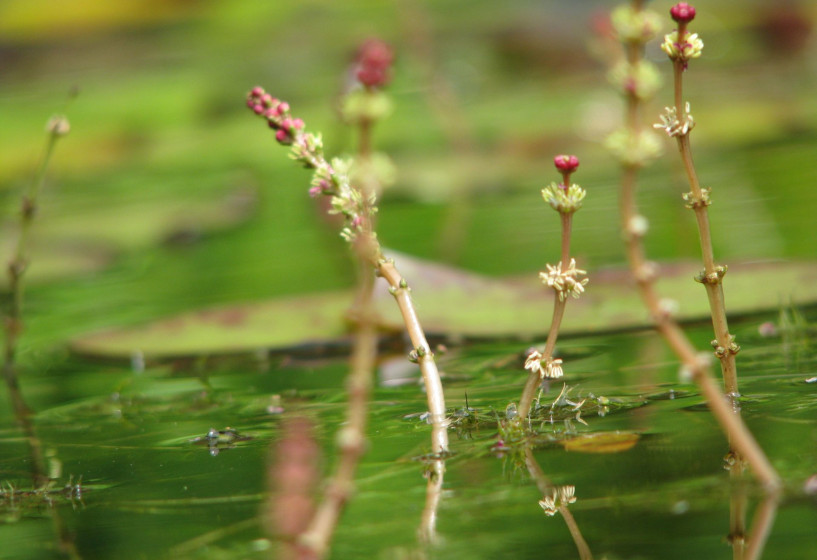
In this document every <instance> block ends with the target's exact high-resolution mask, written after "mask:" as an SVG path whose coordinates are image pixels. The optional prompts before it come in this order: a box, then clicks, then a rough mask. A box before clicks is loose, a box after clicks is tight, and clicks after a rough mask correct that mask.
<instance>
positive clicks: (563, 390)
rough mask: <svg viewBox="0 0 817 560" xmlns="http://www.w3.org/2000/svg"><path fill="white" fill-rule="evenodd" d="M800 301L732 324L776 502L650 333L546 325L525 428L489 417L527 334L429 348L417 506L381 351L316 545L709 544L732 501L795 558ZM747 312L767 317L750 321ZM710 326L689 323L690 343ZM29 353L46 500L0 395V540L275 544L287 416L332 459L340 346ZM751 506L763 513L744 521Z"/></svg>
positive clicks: (815, 412)
mask: <svg viewBox="0 0 817 560" xmlns="http://www.w3.org/2000/svg"><path fill="white" fill-rule="evenodd" d="M793 312H794V313H799V312H795V311H792V310H789V311H787V312H786V313H789V314H790V313H793ZM784 315H785V314H784ZM815 315H817V314H816V313H815V312H814V310H811V311H810V312H808V313H806V315H798V317H799V320H798V321H796V322H793V321H791V320H786V317H785V316H781V315H778V314H777V313H774V314H769V315H766V316H760V317H753V318H751V319H747V320H744V321H743V322H740V323H737V324H736V325H735V330H736V332H737V334H738V336H739V338H740V340H741V342H742V345H743V348H744V350H743V351H742V352H741V354H740V356H739V358H740V360H739V362H740V373H741V376H742V378H741V383H742V384H741V390H742V392H743V394H744V398H743V400H742V401H741V406H742V414H743V417H744V419H745V421H746V423H747V424H748V425H749V426H750V428H751V429H752V430H753V431H754V433H755V435H756V437H757V439H758V440H759V442H760V443H761V445H762V446H763V447H764V448H765V450H766V452H767V453H768V455H769V457H770V458H771V460H772V462H773V464H774V465H775V467H776V468H777V469H778V470H779V471H780V474H781V476H782V477H783V479H784V482H785V486H786V491H785V493H784V496H783V499H782V501H781V503H780V505H779V507H778V508H776V509H775V508H774V507H772V506H773V504H768V503H764V502H763V500H762V498H763V495H762V492H761V491H760V489H759V488H758V487H757V486H756V485H755V484H754V483H753V481H752V479H751V477H745V478H742V479H741V478H738V479H730V476H729V474H728V472H727V471H726V470H725V469H724V466H725V462H724V458H725V456H726V454H727V451H728V447H727V444H726V441H725V439H724V437H723V435H722V434H721V433H720V431H719V429H718V427H717V425H716V424H715V421H714V420H713V418H712V417H711V415H710V414H709V413H708V411H707V409H706V407H705V406H704V405H703V404H702V403H703V401H702V398H701V397H700V395H699V394H698V393H697V391H696V389H695V387H693V386H690V385H683V384H681V383H680V382H679V380H678V371H677V365H676V363H675V362H674V360H673V359H672V356H671V355H670V354H669V353H668V352H667V351H666V350H665V348H664V346H663V344H662V342H661V341H660V339H658V338H657V337H656V336H655V335H654V334H652V333H649V332H643V333H635V334H633V333H627V334H608V335H603V336H594V337H574V338H568V339H565V340H563V341H562V342H561V343H560V347H559V352H560V355H561V357H562V358H563V359H564V362H565V372H566V377H565V378H564V382H559V383H552V384H551V385H550V386H549V387H545V388H544V389H543V392H542V394H541V396H540V400H539V403H540V407H541V408H540V410H539V413H538V416H537V421H536V422H535V424H534V425H535V426H536V427H537V431H538V434H539V435H538V437H536V438H535V439H533V440H531V441H530V442H529V443H528V444H527V445H511V444H509V443H508V442H506V441H505V440H503V434H502V433H501V427H502V423H503V421H504V420H505V418H506V416H507V414H508V412H509V411H508V410H506V407H507V405H508V404H509V403H510V402H512V401H514V400H516V399H518V397H519V393H520V392H521V387H522V385H523V382H524V378H525V375H526V372H525V371H524V370H523V369H522V364H523V361H524V354H525V351H526V350H527V348H528V347H529V346H530V345H531V342H530V341H529V342H517V341H503V342H490V343H487V342H482V343H472V344H464V345H456V344H449V348H448V351H447V353H445V354H444V355H442V357H441V360H440V365H441V369H442V370H443V371H444V372H445V374H446V379H445V387H446V397H447V402H448V407H449V412H450V417H451V422H452V426H451V432H452V434H451V435H452V451H453V455H452V456H451V457H450V458H448V459H447V461H446V465H445V475H444V479H443V484H442V490H441V492H440V494H439V495H438V496H436V497H435V499H436V500H437V507H436V525H435V526H433V525H432V524H431V522H430V521H429V517H428V514H429V513H430V512H429V511H428V506H427V494H426V491H427V485H428V480H427V478H426V477H424V473H426V472H427V469H426V466H425V464H424V463H423V461H422V457H423V455H424V454H426V453H427V452H428V451H429V448H430V441H429V435H430V430H429V426H428V425H427V424H426V423H425V421H424V418H423V415H422V413H423V412H424V411H425V397H424V394H423V392H422V389H421V387H420V385H419V384H418V383H417V380H416V378H415V377H414V372H413V371H411V370H407V371H403V369H402V368H401V367H399V365H398V366H395V364H401V363H403V361H404V358H403V357H402V356H396V357H395V358H394V359H395V360H397V361H396V362H392V361H391V359H389V358H385V357H384V359H383V361H382V363H381V367H380V373H379V375H380V383H379V384H378V388H377V389H376V391H375V394H374V399H373V402H372V405H371V416H370V433H369V437H370V447H369V451H368V453H367V454H366V456H365V458H364V460H363V463H362V464H361V466H360V468H359V472H358V477H357V493H356V495H355V496H354V499H353V501H352V502H351V503H350V505H349V507H348V508H347V510H346V512H345V515H344V516H343V518H342V520H341V522H340V525H339V527H338V529H337V534H336V538H335V540H334V544H333V552H332V556H331V557H332V558H376V559H380V558H384V559H387V558H389V559H390V558H486V559H487V558H513V559H516V560H518V559H524V558H581V557H582V556H581V555H582V554H584V557H585V558H586V557H590V556H587V554H592V557H593V558H607V559H609V560H613V559H636V558H639V559H640V558H662V559H673V558H678V559H681V558H684V559H686V558H714V559H717V558H724V559H726V558H733V546H732V545H731V544H730V542H732V541H734V540H735V539H740V535H732V536H731V537H730V532H733V533H735V532H739V529H730V508H735V507H737V508H738V509H740V504H745V533H746V541H747V542H749V543H750V547H752V546H761V545H762V544H763V542H762V541H763V539H762V538H760V537H758V538H757V539H756V540H754V541H752V537H753V536H754V535H755V534H759V533H760V532H761V531H763V530H767V531H768V532H769V533H768V540H767V542H766V543H765V550H764V551H763V554H762V556H761V557H763V558H770V559H773V558H786V559H789V558H792V559H797V558H813V557H814V556H813V555H812V554H813V552H812V551H813V549H814V544H815V532H814V527H815V525H817V500H815V497H814V494H813V493H812V494H809V493H808V492H807V487H806V481H807V480H808V479H809V477H811V476H813V475H814V474H815V473H817V393H815V391H817V383H815V382H814V381H815V379H814V377H815V375H817V359H816V357H815V352H814V343H813V341H812V338H813V337H812V331H811V330H810V328H809V327H808V318H809V316H810V317H812V318H813V317H814V316H815ZM781 317H783V319H784V320H781ZM789 319H790V318H789ZM764 322H771V323H773V324H775V325H776V326H777V329H776V332H772V333H769V332H767V333H766V336H761V335H760V334H759V325H761V324H762V323H764ZM766 327H767V330H768V327H769V326H768V325H766ZM708 332H709V329H708V327H706V326H700V327H694V328H691V329H690V333H691V334H692V335H693V338H694V340H695V341H696V343H697V345H698V346H699V347H704V346H705V345H706V344H707V341H708V337H709V334H708ZM534 342H535V341H534ZM42 361H43V363H42V364H41V367H39V368H38V369H37V370H36V371H26V372H25V377H24V381H23V389H24V391H25V393H26V396H27V398H28V400H29V401H30V403H31V404H32V408H34V409H36V414H35V415H34V417H33V418H34V425H35V428H36V431H37V434H38V435H39V438H40V440H41V443H42V446H43V450H44V454H45V456H46V462H47V464H48V467H49V469H50V471H51V474H52V476H53V477H54V478H55V479H56V480H55V482H54V484H53V486H52V492H51V494H50V495H49V496H47V497H44V496H42V495H31V494H30V493H28V492H26V491H25V490H26V489H28V488H30V480H29V478H28V472H29V468H30V457H29V455H28V453H29V447H28V445H27V442H26V440H25V438H23V437H22V432H21V431H20V430H19V429H18V428H17V427H16V424H15V422H14V418H13V416H12V414H11V412H10V410H9V409H8V407H4V408H3V413H2V431H0V478H2V487H3V488H2V494H0V500H2V502H0V505H2V510H0V511H1V513H2V520H3V522H2V525H0V542H2V543H3V545H2V547H0V558H15V559H29V558H30V559H35V558H56V557H58V556H59V555H58V553H57V538H56V535H57V534H62V535H63V538H64V539H66V540H67V541H71V542H73V544H74V545H75V547H76V550H77V551H78V554H79V555H81V557H83V558H163V557H172V558H271V557H273V558H274V557H276V554H277V552H276V551H277V544H276V542H275V540H274V539H271V538H270V537H271V535H270V531H271V530H274V528H272V527H271V526H270V525H271V522H270V521H269V516H268V515H267V511H268V509H269V507H270V492H269V489H268V483H267V479H268V476H269V474H268V473H269V472H271V471H272V469H274V468H275V467H274V465H275V464H276V461H277V460H280V457H276V456H275V455H276V452H275V450H276V449H277V448H276V441H277V440H279V438H280V437H281V429H282V426H284V425H286V422H287V420H291V419H293V418H301V419H306V422H307V424H308V425H309V426H311V428H310V429H311V433H312V434H313V436H314V438H315V439H316V440H317V442H318V444H319V448H320V449H321V451H322V457H323V459H322V460H321V461H320V463H319V468H320V469H321V470H320V472H329V469H330V468H331V466H332V464H333V453H334V451H333V436H334V433H335V431H336V429H337V427H338V425H339V424H340V423H341V422H342V419H343V413H344V396H343V392H342V387H343V378H344V375H345V371H346V366H345V361H344V359H343V358H342V357H338V358H318V357H315V356H312V355H310V354H309V353H308V352H307V353H301V354H300V355H282V354H276V355H273V356H260V355H253V356H232V357H226V358H225V357H221V358H209V359H195V360H176V361H164V362H160V363H147V364H145V365H144V367H142V366H141V364H135V365H137V366H139V367H136V368H134V364H120V363H112V362H99V361H92V360H88V359H83V358H80V357H77V356H72V355H70V354H68V353H64V352H55V353H54V354H52V355H49V356H48V357H47V358H43V359H42ZM395 370H396V373H395ZM4 397H5V395H4ZM466 399H467V401H466ZM228 428H229V429H228ZM589 436H593V437H592V438H591V437H589ZM812 484H813V483H812ZM554 489H556V490H557V491H561V492H563V494H564V493H567V494H568V495H563V496H562V498H564V500H563V501H564V502H567V504H568V505H567V509H568V511H569V513H568V514H567V515H563V514H562V513H556V514H555V515H553V516H549V515H547V509H548V508H547V505H548V504H547V500H546V499H545V498H548V496H549V495H550V493H552V492H553V491H554ZM811 491H812V492H814V490H813V489H812V490H811ZM572 497H575V502H573V501H572ZM540 502H542V503H540ZM758 511H760V512H761V515H760V516H756V513H757V512H758ZM432 513H433V512H432ZM55 514H56V515H55ZM738 517H740V516H738ZM760 518H762V519H765V520H766V521H768V524H766V525H764V524H763V523H761V524H760V525H761V526H760V527H757V526H756V525H753V522H756V521H757V520H758V519H760ZM55 519H56V520H57V521H55ZM57 523H59V524H61V525H62V528H59V526H58V525H57ZM731 523H732V524H733V525H732V526H733V527H738V528H739V527H740V525H741V520H740V519H736V517H735V516H734V515H732V520H731ZM735 524H737V525H735ZM418 535H426V537H429V538H430V539H431V543H430V544H429V543H427V542H425V541H426V540H427V539H421V538H418ZM581 542H584V543H586V545H585V548H584V549H582V545H581ZM580 550H583V552H580Z"/></svg>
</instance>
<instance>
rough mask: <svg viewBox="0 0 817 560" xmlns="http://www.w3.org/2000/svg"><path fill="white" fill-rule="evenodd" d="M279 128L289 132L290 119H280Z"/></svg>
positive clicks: (290, 128)
mask: <svg viewBox="0 0 817 560" xmlns="http://www.w3.org/2000/svg"><path fill="white" fill-rule="evenodd" d="M281 128H282V129H283V130H286V131H287V132H290V131H291V130H292V119H284V120H282V121H281Z"/></svg>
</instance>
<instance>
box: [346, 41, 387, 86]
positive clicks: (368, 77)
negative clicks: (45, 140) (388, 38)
mask: <svg viewBox="0 0 817 560" xmlns="http://www.w3.org/2000/svg"><path fill="white" fill-rule="evenodd" d="M356 58H357V68H356V70H355V77H356V78H357V79H358V81H359V82H360V83H361V84H363V85H364V86H366V87H367V88H377V87H383V86H385V85H386V84H387V83H388V82H389V79H390V78H391V65H392V62H393V61H394V53H393V52H392V50H391V47H390V46H389V45H388V44H387V43H384V42H383V41H381V40H379V39H369V40H368V41H366V42H365V43H363V45H362V46H361V47H360V50H359V51H358V53H357V57H356Z"/></svg>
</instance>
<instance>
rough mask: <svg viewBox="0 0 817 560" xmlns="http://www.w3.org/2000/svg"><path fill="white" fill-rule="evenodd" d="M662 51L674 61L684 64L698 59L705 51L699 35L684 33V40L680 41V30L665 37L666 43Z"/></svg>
mask: <svg viewBox="0 0 817 560" xmlns="http://www.w3.org/2000/svg"><path fill="white" fill-rule="evenodd" d="M661 50H662V51H664V52H665V53H667V54H668V55H669V57H670V58H671V59H672V60H681V61H683V62H684V63H686V62H687V61H689V60H690V59H692V58H698V57H699V56H701V53H702V52H703V50H704V42H703V41H702V40H701V38H700V37H698V34H697V33H690V32H689V31H686V32H684V40H683V41H680V40H679V39H678V30H677V29H676V30H675V31H673V32H672V33H669V34H667V35H664V42H663V43H662V44H661Z"/></svg>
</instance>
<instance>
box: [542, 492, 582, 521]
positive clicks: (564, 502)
mask: <svg viewBox="0 0 817 560" xmlns="http://www.w3.org/2000/svg"><path fill="white" fill-rule="evenodd" d="M575 493H576V487H575V486H572V485H565V486H557V487H555V488H551V489H550V492H549V493H548V494H545V495H544V496H543V497H542V499H541V500H539V506H541V508H542V510H543V511H544V512H545V515H547V516H550V517H553V516H554V515H556V512H557V511H559V508H561V507H564V506H568V505H570V504H572V503H575V502H576V496H575Z"/></svg>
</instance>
